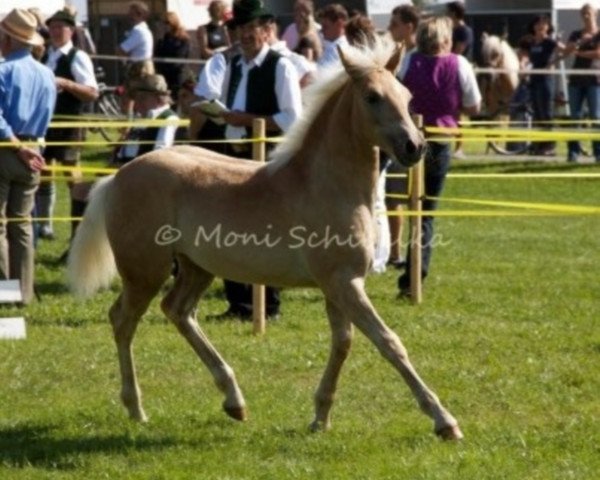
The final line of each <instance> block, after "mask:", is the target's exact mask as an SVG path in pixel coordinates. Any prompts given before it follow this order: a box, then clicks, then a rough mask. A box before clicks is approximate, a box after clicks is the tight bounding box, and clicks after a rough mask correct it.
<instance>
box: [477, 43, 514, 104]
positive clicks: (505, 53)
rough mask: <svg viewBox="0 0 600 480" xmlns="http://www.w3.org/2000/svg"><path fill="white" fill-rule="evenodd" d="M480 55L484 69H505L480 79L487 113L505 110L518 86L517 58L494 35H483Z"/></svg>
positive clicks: (505, 44) (507, 46)
mask: <svg viewBox="0 0 600 480" xmlns="http://www.w3.org/2000/svg"><path fill="white" fill-rule="evenodd" d="M481 41H482V46H481V54H482V57H483V63H484V65H485V66H486V67H491V68H498V69H506V72H498V73H492V74H491V75H490V76H485V77H482V80H481V82H480V87H481V92H482V95H483V99H484V103H485V106H486V109H487V111H488V113H490V114H495V113H498V112H499V111H502V110H507V108H508V105H509V104H510V102H511V99H512V97H513V95H514V93H515V91H516V90H517V87H518V86H519V67H520V64H519V57H518V56H517V54H516V53H515V51H514V50H513V48H512V47H511V46H510V45H509V44H508V42H507V41H506V40H504V39H502V38H500V37H498V36H496V35H488V34H487V33H485V32H484V33H483V35H482V36H481Z"/></svg>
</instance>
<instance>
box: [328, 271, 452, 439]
mask: <svg viewBox="0 0 600 480" xmlns="http://www.w3.org/2000/svg"><path fill="white" fill-rule="evenodd" d="M332 288H333V289H334V292H333V293H332V296H331V297H330V298H335V300H334V301H335V303H336V305H337V306H338V308H339V309H340V310H342V312H343V315H344V316H345V317H346V318H348V319H349V320H350V321H351V322H352V323H353V324H354V325H356V327H357V328H358V329H359V330H360V331H361V332H363V333H364V334H365V335H366V336H367V337H368V338H369V339H370V340H371V341H372V342H373V343H374V344H375V346H376V347H377V348H378V349H379V351H380V352H381V354H382V355H383V356H384V357H385V358H386V359H387V360H388V361H389V362H390V363H391V364H392V365H393V366H394V367H395V368H396V369H397V370H398V371H399V372H400V374H401V375H402V378H403V379H404V381H405V382H406V383H407V385H408V386H409V388H410V389H411V391H412V393H413V395H414V396H415V398H416V399H417V402H418V403H419V406H420V407H421V410H423V412H425V413H426V414H427V415H428V416H430V417H431V418H432V419H433V420H434V430H435V433H436V434H437V435H439V436H440V437H441V438H443V439H445V440H458V439H460V438H462V433H461V431H460V429H459V427H458V422H457V421H456V419H455V418H454V417H453V416H452V415H451V414H450V413H449V412H448V411H447V410H446V409H445V408H444V407H443V406H442V404H441V402H440V400H439V399H438V397H437V395H436V394H435V393H433V392H432V391H431V390H430V389H429V388H428V387H427V385H425V382H423V380H422V379H421V378H420V377H419V375H418V374H417V372H416V371H415V369H414V367H413V366H412V364H411V363H410V361H409V359H408V353H407V351H406V349H405V348H404V346H403V345H402V342H401V341H400V339H399V338H398V336H397V335H396V334H395V333H394V332H393V331H392V330H391V329H390V328H388V327H387V325H385V323H384V322H383V321H382V320H381V318H379V316H378V315H377V312H376V311H375V309H374V308H373V305H372V304H371V301H370V300H369V298H368V297H367V294H366V293H365V290H364V279H362V278H354V279H353V280H350V281H347V282H339V281H338V282H336V283H335V285H332Z"/></svg>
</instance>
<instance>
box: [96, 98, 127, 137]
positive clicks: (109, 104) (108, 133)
mask: <svg viewBox="0 0 600 480" xmlns="http://www.w3.org/2000/svg"><path fill="white" fill-rule="evenodd" d="M95 106H96V111H97V113H99V114H101V115H102V116H103V117H105V119H106V120H118V119H122V118H123V115H122V114H121V109H120V102H119V97H118V96H117V95H116V94H115V93H114V92H113V91H111V90H109V89H108V88H107V89H105V90H104V91H103V92H102V93H101V94H100V97H99V98H98V100H96V105H95ZM97 131H98V133H100V135H101V136H102V138H104V139H105V140H106V141H107V142H110V141H115V140H118V138H119V132H118V129H117V128H110V127H98V129H97Z"/></svg>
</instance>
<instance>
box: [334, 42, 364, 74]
mask: <svg viewBox="0 0 600 480" xmlns="http://www.w3.org/2000/svg"><path fill="white" fill-rule="evenodd" d="M337 51H338V54H339V56H340V60H341V61H342V65H343V66H344V70H346V72H348V75H350V76H351V77H352V78H356V77H358V76H360V73H361V71H362V69H361V68H360V67H359V66H358V65H355V64H354V63H352V60H350V59H349V58H348V56H347V55H346V54H345V53H344V49H343V48H341V47H340V46H339V45H338V46H337Z"/></svg>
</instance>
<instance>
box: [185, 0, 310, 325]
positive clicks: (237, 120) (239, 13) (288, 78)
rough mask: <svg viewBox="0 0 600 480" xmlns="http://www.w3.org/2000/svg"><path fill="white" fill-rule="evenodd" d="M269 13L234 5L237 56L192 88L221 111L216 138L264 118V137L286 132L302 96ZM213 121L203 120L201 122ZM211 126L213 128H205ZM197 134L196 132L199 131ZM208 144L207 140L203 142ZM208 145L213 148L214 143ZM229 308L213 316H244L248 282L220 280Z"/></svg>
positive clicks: (245, 134) (246, 152)
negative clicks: (217, 79) (272, 38)
mask: <svg viewBox="0 0 600 480" xmlns="http://www.w3.org/2000/svg"><path fill="white" fill-rule="evenodd" d="M272 17H273V16H272V15H271V14H270V13H269V12H268V11H267V10H266V9H264V8H263V7H262V4H261V2H260V1H259V0H241V1H239V2H236V3H234V6H233V20H232V21H231V22H232V26H234V27H235V29H236V33H237V36H238V39H239V42H240V48H241V54H238V55H234V56H233V57H231V58H230V59H228V61H227V63H226V65H225V72H224V75H223V76H222V77H221V78H222V82H221V83H220V84H219V85H218V88H216V89H215V85H214V84H213V85H212V90H211V89H208V88H206V89H204V90H198V89H197V90H196V94H197V95H199V96H200V97H203V98H204V99H206V100H213V99H217V98H218V99H219V100H220V101H221V102H222V103H223V104H224V105H225V106H226V107H227V110H226V111H224V112H223V113H222V115H221V117H222V119H223V120H224V122H225V125H224V126H223V127H222V128H221V138H225V139H229V140H239V139H244V138H251V137H252V131H251V129H252V122H253V120H254V119H255V118H264V119H265V121H266V126H267V134H268V135H270V136H273V135H279V134H280V133H281V132H286V131H287V130H289V128H290V127H291V126H292V124H293V123H294V122H295V121H296V119H297V118H298V117H299V116H300V113H301V111H302V99H301V93H300V81H299V78H298V74H297V72H296V69H295V68H294V66H293V65H292V63H291V62H290V60H289V59H287V58H285V57H283V56H282V55H280V54H279V53H277V52H276V51H274V50H273V49H271V48H269V45H268V42H267V39H268V35H269V30H268V28H269V22H270V21H271V19H272ZM210 124H212V125H213V126H214V123H213V122H206V125H210ZM211 128H214V127H211ZM201 136H202V134H201ZM208 145H210V144H207V146H208ZM219 147H220V150H221V152H222V153H225V154H227V155H230V156H233V157H237V158H245V159H250V158H251V157H252V149H251V144H250V143H227V144H219ZM211 149H215V147H214V144H212V145H211ZM225 293H226V297H227V301H228V302H229V308H228V309H227V311H226V312H224V313H223V314H221V315H218V316H217V318H227V317H234V318H241V319H250V318H251V315H252V288H251V286H250V285H245V284H240V283H237V282H231V281H228V280H226V281H225ZM266 303H267V315H268V316H269V317H271V318H273V317H277V316H278V315H279V293H278V291H277V290H276V289H274V288H270V287H267V302H266Z"/></svg>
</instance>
